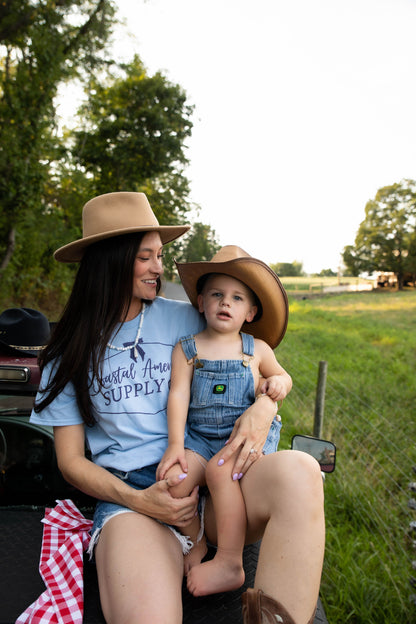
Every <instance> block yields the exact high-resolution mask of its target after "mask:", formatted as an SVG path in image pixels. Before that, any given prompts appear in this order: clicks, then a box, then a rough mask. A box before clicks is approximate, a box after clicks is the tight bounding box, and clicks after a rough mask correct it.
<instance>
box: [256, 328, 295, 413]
mask: <svg viewBox="0 0 416 624" xmlns="http://www.w3.org/2000/svg"><path fill="white" fill-rule="evenodd" d="M255 348H256V355H258V358H259V372H260V374H261V375H262V376H263V378H264V379H263V380H260V387H259V392H260V393H261V394H267V396H269V397H270V398H271V399H272V400H273V401H283V399H284V398H285V397H286V396H287V395H288V394H289V392H290V390H291V389H292V378H291V377H290V375H289V374H288V373H287V372H286V371H285V369H284V368H283V367H282V366H280V364H279V362H278V361H277V360H276V356H275V354H274V352H273V350H272V349H271V348H270V347H269V345H268V344H267V343H265V342H264V341H262V340H256V342H255Z"/></svg>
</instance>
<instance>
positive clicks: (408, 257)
mask: <svg viewBox="0 0 416 624" xmlns="http://www.w3.org/2000/svg"><path fill="white" fill-rule="evenodd" d="M343 260H344V263H345V265H346V267H347V268H348V269H349V270H350V271H351V272H352V274H353V275H359V274H360V273H363V272H367V273H373V272H375V271H383V272H393V273H395V275H396V277H397V281H398V284H399V288H401V287H402V286H403V280H404V276H405V274H406V273H415V272H416V181H414V180H402V181H401V182H399V183H396V184H392V185H391V186H385V187H383V188H381V189H379V190H378V191H377V194H376V196H375V198H374V199H372V200H370V201H368V202H367V205H366V207H365V218H364V220H363V221H362V222H361V224H360V226H359V228H358V232H357V235H356V238H355V245H348V246H347V247H345V249H344V252H343Z"/></svg>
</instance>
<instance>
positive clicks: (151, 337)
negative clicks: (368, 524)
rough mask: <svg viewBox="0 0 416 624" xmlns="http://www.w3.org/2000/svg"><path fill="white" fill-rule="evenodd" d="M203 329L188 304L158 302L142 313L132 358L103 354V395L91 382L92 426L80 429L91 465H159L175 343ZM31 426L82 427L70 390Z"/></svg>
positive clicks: (125, 327) (124, 339)
mask: <svg viewBox="0 0 416 624" xmlns="http://www.w3.org/2000/svg"><path fill="white" fill-rule="evenodd" d="M139 321H140V315H139V316H138V317H136V318H135V319H133V320H131V321H128V322H126V323H123V324H122V325H121V328H120V330H119V332H118V333H117V334H116V335H115V336H114V337H113V339H112V340H111V341H110V344H112V345H115V346H128V345H129V343H130V344H133V343H134V341H135V338H136V335H137V330H138V326H139ZM204 325H205V323H204V321H203V318H202V316H201V315H200V314H199V313H198V312H197V310H196V309H195V308H193V307H192V306H191V305H190V304H188V303H185V302H182V301H173V300H170V299H163V298H161V297H157V298H156V299H155V301H153V303H152V304H150V305H148V306H147V307H146V309H145V312H144V318H143V325H142V330H141V334H140V341H139V344H138V347H137V357H136V355H135V353H134V351H133V347H132V348H131V349H128V350H127V351H117V350H115V349H110V348H107V350H106V356H105V361H104V366H103V379H102V381H103V385H102V389H101V391H99V389H98V384H97V383H96V382H95V383H94V384H93V391H92V392H91V395H92V396H91V399H92V402H93V409H94V417H95V419H96V423H95V424H94V425H93V426H92V427H87V426H86V427H85V435H86V439H87V444H88V447H89V448H90V450H91V453H92V460H93V461H94V462H95V463H96V464H98V465H100V466H104V467H108V468H118V469H119V470H123V471H129V470H134V469H137V468H142V467H143V466H149V465H151V464H155V463H157V462H159V461H160V459H161V457H162V455H163V453H164V451H165V450H166V446H167V418H166V405H167V399H168V393H169V386H170V370H171V356H172V349H173V347H174V346H175V344H176V343H177V342H178V340H179V339H180V338H182V337H183V336H185V335H188V334H190V333H198V332H199V331H201V330H202V329H203V328H204ZM51 368H52V364H50V365H48V366H47V367H45V369H44V371H43V374H42V379H41V383H40V392H39V395H38V398H39V397H40V396H41V390H42V388H44V387H45V385H46V382H47V380H48V379H49V374H50V371H51ZM30 422H32V423H36V424H42V425H50V426H53V427H56V426H62V425H77V424H80V423H83V420H82V417H81V415H80V413H79V410H78V407H77V404H76V398H75V393H74V388H73V386H72V384H68V385H67V386H66V387H65V389H64V391H63V392H61V394H60V395H59V396H58V397H56V399H55V400H54V401H53V402H52V403H51V404H50V405H49V406H48V407H47V408H45V409H44V410H42V412H41V413H39V414H35V413H34V412H32V415H31V417H30Z"/></svg>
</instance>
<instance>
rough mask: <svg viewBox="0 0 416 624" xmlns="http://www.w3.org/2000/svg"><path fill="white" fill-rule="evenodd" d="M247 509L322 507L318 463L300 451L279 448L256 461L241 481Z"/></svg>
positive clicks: (321, 486)
mask: <svg viewBox="0 0 416 624" xmlns="http://www.w3.org/2000/svg"><path fill="white" fill-rule="evenodd" d="M241 485H242V488H243V494H244V499H245V501H246V506H247V510H248V512H250V508H251V507H254V508H255V506H258V507H259V508H261V509H262V510H263V512H264V513H265V514H266V515H268V514H269V513H270V511H271V510H272V509H273V508H276V509H277V510H282V508H283V507H284V506H288V507H290V508H293V507H294V506H297V504H299V505H302V506H304V507H305V506H308V505H312V506H313V507H315V506H320V505H321V503H322V502H323V482H322V475H321V470H320V466H319V464H318V462H317V461H316V460H315V459H314V458H313V457H311V456H310V455H307V454H306V453H302V452H301V451H278V452H277V453H272V454H270V455H266V456H265V457H264V458H261V459H260V460H259V461H258V462H256V463H255V464H253V466H252V467H251V468H250V470H249V472H248V473H247V475H246V476H245V477H244V479H242V482H241Z"/></svg>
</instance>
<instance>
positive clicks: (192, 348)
mask: <svg viewBox="0 0 416 624" xmlns="http://www.w3.org/2000/svg"><path fill="white" fill-rule="evenodd" d="M179 342H180V343H181V346H182V349H183V352H184V354H185V357H186V359H187V360H192V359H193V358H196V357H197V351H196V344H195V336H194V335H190V336H185V338H181V339H180V341H179Z"/></svg>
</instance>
